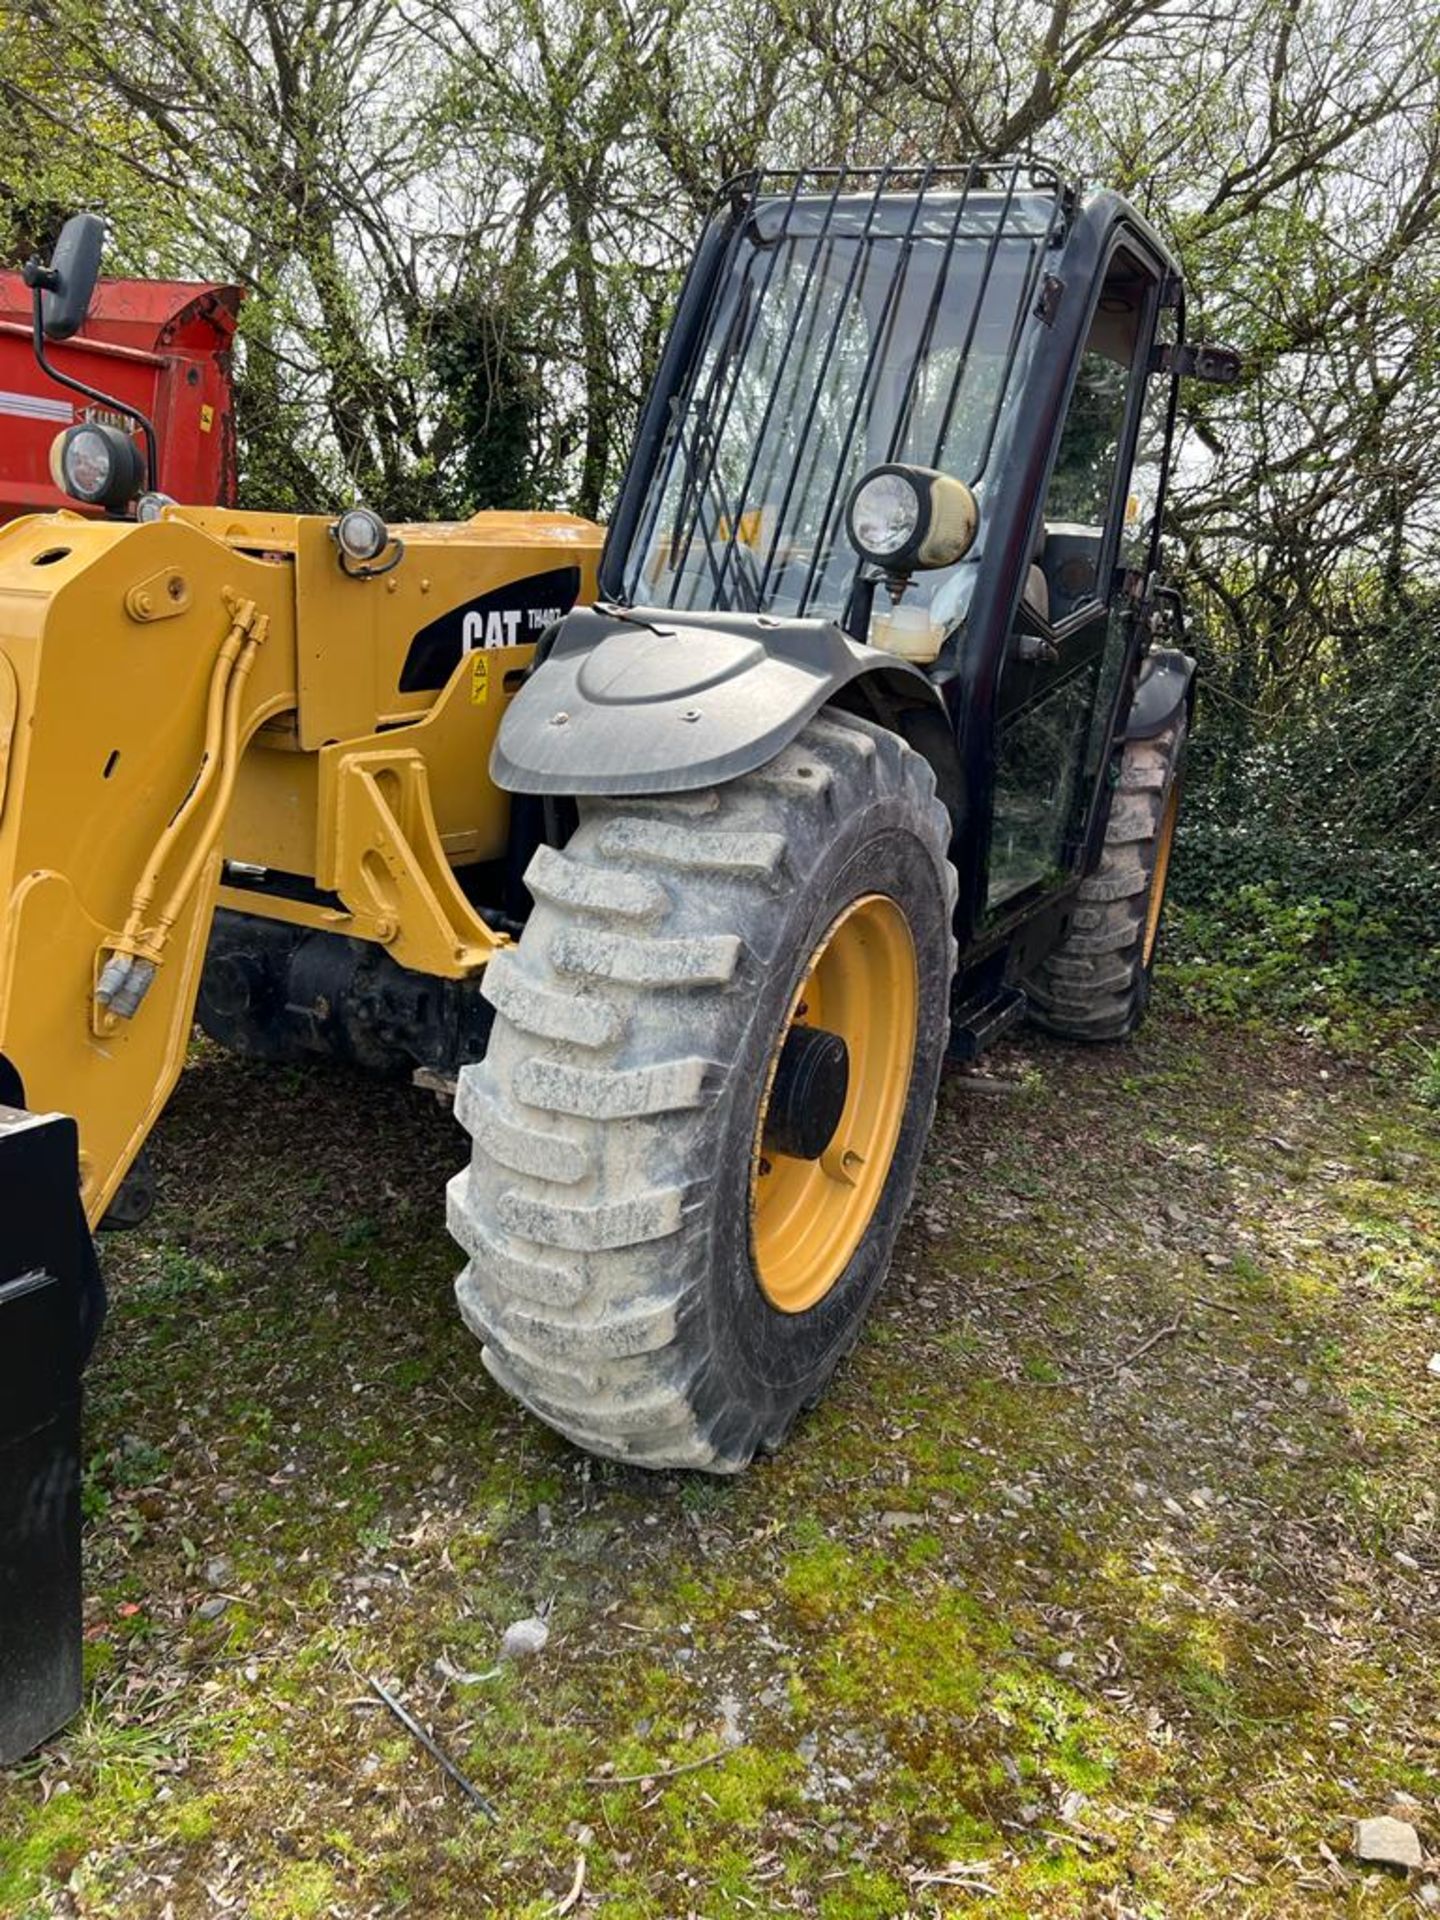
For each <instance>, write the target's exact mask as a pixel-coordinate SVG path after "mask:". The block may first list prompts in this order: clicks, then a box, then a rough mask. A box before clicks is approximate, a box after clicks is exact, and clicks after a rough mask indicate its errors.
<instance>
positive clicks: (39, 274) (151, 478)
mask: <svg viewBox="0 0 1440 1920" xmlns="http://www.w3.org/2000/svg"><path fill="white" fill-rule="evenodd" d="M24 278H25V284H26V285H27V286H28V287H29V288H30V289H31V291H32V294H33V296H34V309H33V315H34V317H33V321H32V334H31V338H32V343H33V345H34V348H35V358H36V360H37V361H38V362H39V364H40V371H41V372H42V373H45V374H48V375H49V377H50V379H52V380H53V381H54V382H55V384H56V386H57V387H69V389H70V391H71V392H72V393H80V394H83V395H84V396H85V398H86V399H87V400H98V401H99V403H100V405H101V406H102V407H112V408H113V409H114V410H115V412H116V413H123V414H125V415H127V416H128V417H129V418H130V419H131V420H134V421H136V422H137V423H138V425H139V428H140V431H141V433H142V434H143V435H144V437H145V476H146V477H145V491H146V492H147V493H153V492H154V491H155V487H156V484H157V481H158V479H159V474H160V456H159V449H158V447H157V444H156V440H155V429H154V427H153V426H152V425H151V424H150V422H149V420H148V419H147V418H146V417H145V415H144V414H143V413H141V412H140V411H139V409H138V408H137V407H127V406H126V405H125V403H124V401H123V400H117V399H116V398H115V397H114V395H113V394H109V393H102V392H101V391H100V389H99V388H98V387H87V386H86V384H85V382H84V381H83V380H76V379H73V378H72V377H71V376H70V375H69V374H68V373H61V372H60V370H59V369H58V367H52V366H51V364H50V362H49V360H48V359H47V358H46V357H45V319H44V314H43V312H42V309H41V306H40V295H41V293H42V292H43V290H44V289H45V287H46V286H53V285H54V284H55V277H54V273H53V269H51V268H49V267H45V266H42V265H41V264H40V262H39V261H38V260H30V261H28V262H27V263H26V265H25V268H24Z"/></svg>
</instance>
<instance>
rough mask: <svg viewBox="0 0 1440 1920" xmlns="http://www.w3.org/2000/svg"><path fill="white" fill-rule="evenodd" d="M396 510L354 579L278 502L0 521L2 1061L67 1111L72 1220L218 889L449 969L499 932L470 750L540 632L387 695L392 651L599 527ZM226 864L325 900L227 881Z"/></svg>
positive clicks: (104, 1171)
mask: <svg viewBox="0 0 1440 1920" xmlns="http://www.w3.org/2000/svg"><path fill="white" fill-rule="evenodd" d="M394 531H395V532H396V533H397V534H398V535H399V536H400V537H401V538H402V539H403V541H404V543H405V552H404V557H403V559H402V560H401V561H400V563H399V565H398V566H396V567H395V568H394V569H393V570H392V571H390V572H388V573H385V574H383V575H380V576H377V577H373V578H356V577H354V576H353V575H349V574H346V573H345V572H343V571H342V570H341V567H340V565H339V562H338V557H337V553H336V549H335V546H334V543H333V542H332V540H331V538H330V535H329V529H328V524H327V523H326V522H325V521H323V520H319V519H310V518H300V517H296V516H291V515H268V514H241V513H234V512H229V511H226V510H223V509H191V508H169V509H167V510H166V513H165V516H164V518H163V519H162V520H160V521H158V522H156V523H154V524H151V525H145V526H135V525H128V524H121V523H116V522H101V521H94V520H87V519H83V518H81V517H79V516H78V515H71V514H65V513H62V514H52V515H42V516H33V517H30V518H28V519H23V520H17V521H14V522H12V523H11V524H10V525H9V526H7V527H5V528H4V529H3V530H0V1056H3V1059H4V1061H5V1062H7V1063H8V1065H9V1067H10V1068H11V1069H13V1071H14V1072H15V1073H16V1074H18V1076H19V1079H20V1082H21V1085H22V1088H23V1093H24V1099H25V1103H26V1104H27V1105H28V1106H29V1107H31V1108H33V1109H35V1110H37V1111H48V1110H55V1111H59V1112H62V1113H69V1114H73V1115H74V1116H75V1117H76V1118H77V1120H78V1122H79V1128H80V1148H81V1185H82V1196H83V1200H84V1205H85V1211H86V1214H87V1217H88V1218H89V1220H90V1221H91V1223H92V1225H93V1224H94V1223H95V1222H97V1221H98V1220H99V1218H100V1216H101V1215H102V1214H103V1213H104V1212H105V1210H106V1208H107V1207H108V1205H109V1203H110V1201H111V1199H112V1198H113V1196H114V1194H115V1191H116V1189H117V1187H118V1186H119V1184H120V1182H121V1181H122V1179H123V1178H124V1175H125V1172H126V1170H127V1168H128V1167H129V1165H130V1163H131V1161H132V1160H133V1159H134V1157H135V1155H136V1154H137V1153H138V1152H139V1150H140V1147H141V1146H142V1145H143V1144H144V1141H145V1137H146V1135H147V1134H148V1133H149V1131H150V1128H151V1127H152V1126H153V1124H154V1122H155V1119H156V1117H157V1116H158V1114H159V1112H160V1110H161V1108H162V1107H163V1106H164V1104H165V1101H166V1100H167V1099H168V1097H169V1094H170V1091H171V1089H172V1088H173V1086H174V1084H175V1080H176V1078H177V1076H178V1075H179V1072H180V1069H181V1067H182V1065H183V1063H184V1058H185V1049H186V1045H187V1042H188V1039H189V1034H190V1028H191V1021H192V1018H193V1014H194V1007H195V996H196V991H197V988H198V984H199V977H200V971H201V967H202V965H203V962H204V957H205V948H206V943H207V940H208V937H209V932H210V926H211V921H212V919H213V915H214V911H215V908H216V906H217V904H222V905H227V906H233V907H237V908H239V909H241V910H242V911H244V912H246V913H252V914H257V915H261V916H263V917H266V918H270V919H278V920H284V921H289V922H291V923H294V924H298V925H302V926H306V927H316V928H323V929H326V930H329V931H333V932H337V933H343V934H348V935H350V936H352V937H354V938H358V939H363V940H371V941H375V942H377V943H379V944H380V945H382V946H383V947H384V948H385V949H386V951H387V952H388V953H389V954H390V955H391V956H392V957H393V958H394V959H395V960H396V961H397V962H398V963H399V964H400V965H402V966H405V967H408V968H412V969H414V970H416V971H419V972H423V973H430V974H437V975H444V976H446V977H448V978H451V979H458V978H463V977H465V976H467V975H471V974H473V973H475V972H476V971H477V970H478V969H480V968H481V967H483V966H484V965H485V962H486V960H487V959H488V958H489V956H490V954H491V953H492V952H493V951H494V950H495V948H496V947H497V946H498V945H500V944H502V943H503V941H504V935H502V934H499V933H497V932H495V931H493V930H492V929H491V928H490V927H488V926H487V925H486V923H485V922H484V920H482V919H481V918H480V916H479V915H478V914H477V913H476V912H475V910H474V909H473V907H472V906H471V905H470V903H469V901H468V900H467V899H466V897H465V894H464V893H463V892H462V890H461V888H460V886H459V885H458V884H457V883H456V880H455V878H454V869H456V868H457V867H463V866H466V865H469V864H471V863H474V862H477V861H484V860H493V859H497V858H499V857H500V856H501V855H502V854H503V852H504V849H505V843H506V836H507V833H508V827H509V802H508V799H507V796H506V795H505V794H503V793H502V792H500V791H499V790H498V789H497V788H496V787H495V786H493V785H492V783H491V781H490V778H489V773H488V767H489V758H490V747H491V743H492V741H493V739H494V735H495V730H496V727H497V726H498V724H499V720H500V716H501V714H502V713H503V711H504V707H505V704H506V701H507V700H508V699H509V697H510V696H511V695H512V694H513V693H514V691H515V690H516V688H517V687H518V685H519V682H520V679H521V676H522V675H523V672H524V669H525V666H526V664H527V663H528V661H529V658H530V655H531V651H532V643H531V642H530V641H528V640H526V641H524V642H521V643H520V644H515V645H505V646H496V647H491V648H480V649H477V650H474V651H469V652H465V653H463V654H462V655H461V657H460V658H459V661H458V665H456V667H455V668H454V671H453V672H452V673H451V674H450V677H449V679H448V680H447V682H446V684H445V685H444V687H443V688H441V689H439V690H438V691H426V692H423V693H401V692H400V691H399V690H398V689H399V683H400V677H401V669H402V667H403V664H404V662H405V660H406V657H407V654H408V652H409V649H410V645H411V642H412V639H413V638H414V636H415V635H416V634H417V633H419V632H420V631H421V630H422V629H424V628H426V627H427V626H428V625H429V624H430V623H431V622H433V621H435V620H436V619H437V618H439V617H440V616H442V615H445V614H447V613H449V612H450V611H451V610H452V609H453V610H458V609H460V608H461V607H463V606H464V605H465V603H466V602H468V601H471V600H473V599H474V598H476V597H477V596H479V595H482V594H485V593H487V592H490V591H491V590H493V589H495V588H499V587H502V586H504V585H505V584H506V583H508V582H512V581H519V580H523V579H525V578H527V577H528V576H531V575H535V574H541V573H546V572H549V571H551V570H554V569H558V568H568V567H574V568H578V569H579V574H580V583H579V597H580V598H581V599H586V598H591V597H593V595H594V591H595V567H596V563H597V561H598V558H599V550H600V540H601V531H600V529H599V528H598V527H596V526H594V525H592V524H591V523H590V522H588V521H583V520H577V519H574V518H572V517H571V516H569V515H565V514H511V513H492V514H481V515H477V516H476V518H475V519H473V520H471V521H467V522H463V523H459V524H450V525H433V526H407V527H400V528H396V529H395V530H394ZM457 619H458V613H457ZM512 629H513V623H512ZM226 861H233V862H236V863H241V864H244V865H249V866H254V867H262V868H266V869H270V870H276V871H280V872H283V873H286V874H293V875H298V876H300V877H301V878H302V879H304V880H307V881H309V882H312V883H313V890H314V891H315V892H317V893H319V894H320V895H322V896H326V898H324V899H322V900H321V901H319V902H315V901H309V900H291V899H282V898H277V897H275V896H274V895H273V894H259V893H256V892H253V891H249V890H245V889H239V888H235V887H230V886H223V885H222V884H221V874H222V866H223V863H224V862H226ZM307 890H308V889H307ZM0 1097H3V1096H0ZM0 1226H3V1223H0Z"/></svg>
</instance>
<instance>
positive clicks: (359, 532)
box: [331, 507, 390, 560]
mask: <svg viewBox="0 0 1440 1920" xmlns="http://www.w3.org/2000/svg"><path fill="white" fill-rule="evenodd" d="M331 533H332V535H333V536H334V540H335V544H336V546H337V547H339V549H340V551H341V553H343V554H344V556H345V558H346V559H347V560H378V559H379V558H380V556H381V554H382V553H383V552H384V551H385V549H386V547H387V546H388V545H389V542H390V531H389V528H388V527H387V526H386V525H385V522H384V521H383V520H382V519H381V518H380V516H379V514H378V513H375V512H372V510H371V509H370V508H369V507H350V508H349V509H347V511H346V512H344V513H342V514H341V516H340V518H339V519H338V520H337V521H336V522H335V525H334V526H333V527H332V528H331Z"/></svg>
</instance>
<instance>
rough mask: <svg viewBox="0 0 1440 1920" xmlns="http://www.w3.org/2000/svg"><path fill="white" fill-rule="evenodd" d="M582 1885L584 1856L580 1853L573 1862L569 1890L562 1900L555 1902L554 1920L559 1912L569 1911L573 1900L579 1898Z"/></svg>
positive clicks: (583, 1881) (583, 1882)
mask: <svg viewBox="0 0 1440 1920" xmlns="http://www.w3.org/2000/svg"><path fill="white" fill-rule="evenodd" d="M584 1886H585V1856H584V1854H583V1853H582V1854H581V1855H580V1857H579V1859H578V1860H577V1861H576V1862H575V1878H574V1879H573V1880H572V1881H571V1882H570V1891H569V1892H568V1893H567V1894H566V1896H565V1898H564V1899H563V1900H558V1901H557V1902H556V1903H555V1913H556V1920H559V1916H560V1915H561V1914H563V1913H569V1911H570V1909H571V1908H572V1907H573V1906H574V1905H575V1902H576V1901H577V1900H578V1899H579V1898H580V1895H581V1893H582V1891H583V1890H584Z"/></svg>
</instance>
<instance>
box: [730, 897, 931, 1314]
mask: <svg viewBox="0 0 1440 1920" xmlns="http://www.w3.org/2000/svg"><path fill="white" fill-rule="evenodd" d="M918 1030H919V969H918V965H917V961H916V955H915V943H914V939H913V937H912V935H911V932H910V927H909V924H908V922H907V921H906V918H905V915H904V912H903V911H902V909H901V908H900V906H899V905H898V904H897V903H896V902H895V901H894V900H892V899H890V898H889V897H888V896H887V895H884V894H878V893H870V894H863V895H862V896H861V897H860V898H859V899H858V900H853V901H851V903H850V905H849V906H848V907H846V908H845V909H844V911H843V912H842V913H840V914H839V915H837V917H836V918H835V919H834V920H833V921H832V922H831V924H830V927H829V929H828V931H827V932H826V934H825V936H824V938H823V939H822V940H821V941H820V943H819V945H818V946H817V947H816V948H815V951H814V952H813V953H812V954H811V956H810V963H809V967H808V970H807V972H806V974H805V977H804V979H803V980H802V981H801V982H800V985H799V987H798V988H797V990H796V992H795V994H794V997H793V998H792V1000H791V1003H790V1008H789V1012H788V1013H787V1015H786V1018H785V1023H784V1025H783V1026H782V1028H781V1030H780V1032H779V1033H778V1034H777V1035H776V1038H775V1048H774V1052H773V1053H772V1054H771V1057H770V1066H769V1070H768V1074H767V1079H766V1085H765V1088H764V1091H763V1092H762V1095H761V1099H760V1113H759V1118H758V1121H757V1124H756V1130H755V1136H754V1147H753V1149H752V1158H751V1176H750V1248H751V1257H752V1260H753V1262H754V1270H755V1277H756V1279H757V1281H758V1282H759V1285H760V1289H761V1291H762V1293H763V1294H764V1295H765V1298H766V1299H767V1300H768V1301H769V1302H770V1304H771V1306H772V1307H776V1308H778V1309H779V1311H780V1312H782V1313H806V1312H808V1311H809V1310H810V1308H812V1307H814V1306H817V1305H818V1304H819V1303H820V1301H821V1300H823V1299H824V1298H825V1296H826V1294H828V1293H829V1291H830V1289H831V1288H832V1287H833V1286H834V1285H835V1284H836V1282H837V1281H838V1280H839V1279H840V1276H841V1275H842V1274H843V1273H844V1271H845V1269H846V1267H847V1266H848V1264H849V1262H850V1259H851V1257H852V1256H853V1254H854V1252H855V1250H856V1248H857V1247H858V1246H859V1244H860V1242H861V1240H862V1239H863V1238H864V1236H865V1231H866V1228H867V1227H868V1226H869V1224H870V1221H871V1219H872V1218H873V1216H874V1213H875V1209H876V1207H877V1206H878V1205H879V1203H880V1199H881V1195H882V1194H883V1193H884V1191H885V1184H886V1181H887V1179H888V1177H889V1173H890V1163H891V1161H892V1160H893V1158H894V1155H895V1147H896V1143H897V1141H898V1140H899V1138H900V1127H901V1122H902V1120H903V1118H904V1114H905V1105H906V1100H907V1097H908V1094H909V1088H910V1075H911V1070H912V1068H913V1066H914V1061H915V1045H916V1035H917V1033H918Z"/></svg>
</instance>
